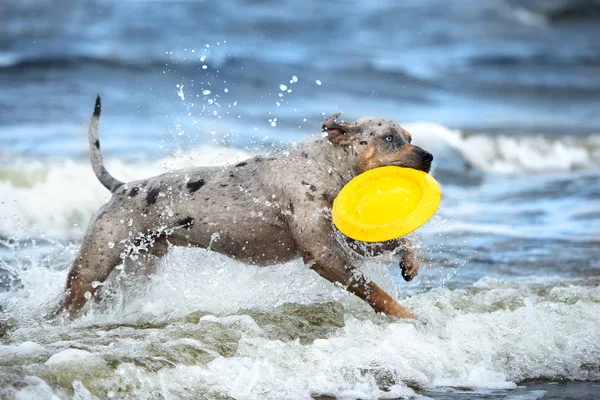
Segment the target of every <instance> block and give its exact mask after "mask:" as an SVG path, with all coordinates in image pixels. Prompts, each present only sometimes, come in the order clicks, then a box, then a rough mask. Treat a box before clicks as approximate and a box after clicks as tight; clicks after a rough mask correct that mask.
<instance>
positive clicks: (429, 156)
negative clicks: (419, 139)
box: [423, 151, 433, 162]
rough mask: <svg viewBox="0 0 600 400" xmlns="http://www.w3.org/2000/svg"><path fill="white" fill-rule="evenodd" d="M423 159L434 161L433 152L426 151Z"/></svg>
mask: <svg viewBox="0 0 600 400" xmlns="http://www.w3.org/2000/svg"><path fill="white" fill-rule="evenodd" d="M423 159H424V160H425V161H427V162H432V161H433V154H431V153H430V152H428V151H426V152H425V154H424V155H423Z"/></svg>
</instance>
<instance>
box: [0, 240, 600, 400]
mask: <svg viewBox="0 0 600 400" xmlns="http://www.w3.org/2000/svg"><path fill="white" fill-rule="evenodd" d="M71 255H72V256H74V253H71ZM20 278H21V281H22V282H23V288H22V289H21V290H20V291H18V292H16V293H12V294H11V296H10V297H9V298H8V300H6V299H4V304H5V310H4V314H3V315H4V318H5V319H4V320H3V321H0V324H1V325H2V326H3V327H4V329H5V331H6V333H5V334H6V335H7V337H8V338H9V339H10V344H6V345H2V346H0V355H1V357H0V360H1V361H0V371H3V369H2V368H6V369H10V371H12V373H11V374H6V375H4V377H3V378H0V379H3V380H2V381H1V382H2V383H3V384H2V385H1V386H2V387H3V389H2V390H3V392H0V393H2V395H10V394H12V395H14V393H15V392H17V393H18V392H19V391H20V390H25V389H29V390H34V389H36V390H40V391H41V390H45V391H46V393H55V394H57V395H58V396H59V397H61V398H62V397H66V393H68V392H70V391H72V390H73V389H75V391H76V392H77V391H86V392H87V391H89V392H91V393H93V394H94V395H95V396H100V397H110V396H107V394H108V393H109V392H110V391H115V390H116V389H115V388H120V389H119V390H121V391H122V392H125V393H128V394H130V395H131V396H135V397H144V396H149V395H150V393H155V392H156V391H157V390H158V391H163V393H168V394H169V396H168V397H172V398H180V397H186V395H188V396H189V394H190V393H194V392H197V393H204V394H207V393H208V394H209V397H216V396H217V395H221V396H230V397H234V398H239V399H255V398H265V399H269V398H289V399H296V398H297V399H308V398H310V396H311V395H329V396H336V397H341V398H344V397H351V398H385V397H392V398H396V397H402V398H406V397H410V396H414V395H415V390H417V391H418V390H423V389H429V390H443V389H444V388H459V389H461V390H465V389H467V390H471V391H478V390H498V389H502V390H506V389H515V388H516V387H517V384H518V383H519V382H521V381H524V380H527V379H548V380H557V379H581V380H597V379H600V375H599V372H598V371H599V369H598V363H599V362H600V343H599V342H598V340H597V335H598V332H600V325H599V320H598V318H597V315H598V313H599V312H600V289H599V287H598V282H597V280H593V279H592V280H590V279H554V278H547V279H540V278H535V279H533V280H527V279H522V280H519V281H511V280H492V279H485V280H482V281H480V282H478V283H476V284H475V285H474V286H473V287H472V288H470V289H467V290H451V289H447V288H439V289H436V290H432V291H429V292H427V293H423V294H418V295H414V296H411V297H409V298H405V297H401V299H400V301H401V302H402V303H403V304H405V305H407V306H409V307H412V308H413V309H414V310H415V311H416V312H417V314H418V315H419V320H418V321H398V320H393V319H390V318H388V317H385V316H382V315H376V314H374V313H373V312H372V311H371V310H370V309H369V308H368V306H366V305H365V304H364V303H363V302H361V301H360V300H358V299H357V298H355V297H354V296H352V295H350V294H348V293H347V292H345V291H344V290H342V289H341V288H337V287H335V286H333V285H331V284H329V283H327V282H326V281H324V280H323V279H321V278H320V277H318V276H317V275H316V274H315V273H314V272H312V271H310V270H309V269H307V268H306V267H305V266H304V265H302V263H301V262H300V261H297V262H292V263H286V264H282V265H278V266H275V267H269V268H260V267H255V266H247V265H242V264H240V263H238V262H236V261H234V260H231V259H228V258H226V257H223V256H220V255H218V254H215V253H211V252H208V251H205V250H201V249H185V248H178V249H175V251H174V252H171V253H170V254H169V255H168V256H167V257H166V258H165V259H164V260H163V262H162V263H161V266H160V267H159V271H158V273H157V274H156V275H154V276H152V277H150V278H149V279H146V280H145V282H143V283H137V284H136V283H135V282H129V283H128V285H130V286H129V287H128V288H127V289H126V290H122V291H119V292H118V293H117V294H116V295H115V296H114V297H113V298H111V299H110V301H106V302H100V303H99V304H96V305H94V306H92V308H91V309H90V310H89V312H88V314H86V315H84V316H83V317H81V318H80V319H78V320H75V321H68V320H60V321H56V322H57V323H54V322H52V321H46V320H45V319H44V317H42V316H43V315H48V314H50V313H51V311H52V309H53V308H54V307H56V304H58V301H59V299H60V297H61V296H62V291H63V284H64V279H65V278H66V271H65V270H60V271H55V270H50V269H48V268H43V267H42V266H40V265H36V264H35V262H34V265H33V266H31V267H30V268H28V269H25V270H22V271H21V277H20ZM373 278H374V280H375V281H377V282H378V283H380V284H381V285H382V286H383V287H395V286H394V283H393V280H392V279H391V277H390V274H389V273H388V272H387V269H386V268H385V265H380V270H379V271H378V273H377V274H376V276H373ZM119 282H121V284H123V283H122V282H124V281H119V278H118V277H115V278H114V279H113V281H112V282H111V283H109V284H117V285H118V284H119ZM392 293H394V292H392ZM0 299H1V297H0ZM21 365H27V366H28V367H27V370H26V375H27V376H28V377H29V378H30V379H29V381H27V382H25V384H23V378H24V377H25V376H24V375H22V373H21V372H19V371H21V369H19V368H16V367H19V366H21ZM83 365H85V368H83V367H82V366H83ZM23 373H25V372H23ZM0 375H2V374H0ZM32 377H37V379H32ZM18 382H21V383H20V384H17V383H18ZM48 382H52V383H53V386H49V385H48ZM74 382H75V384H76V385H75V386H77V387H74V386H73V383H74ZM77 382H80V383H81V386H80V385H79V384H78V383H77Z"/></svg>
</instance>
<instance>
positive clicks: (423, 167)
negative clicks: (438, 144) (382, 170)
mask: <svg viewBox="0 0 600 400" xmlns="http://www.w3.org/2000/svg"><path fill="white" fill-rule="evenodd" d="M379 166H380V167H384V166H395V167H402V168H412V169H416V170H419V171H423V172H427V173H429V171H430V170H431V161H423V162H422V163H419V164H418V165H415V164H414V163H406V162H403V161H397V162H393V163H390V164H385V165H379Z"/></svg>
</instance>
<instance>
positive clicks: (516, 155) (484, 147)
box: [404, 122, 600, 173]
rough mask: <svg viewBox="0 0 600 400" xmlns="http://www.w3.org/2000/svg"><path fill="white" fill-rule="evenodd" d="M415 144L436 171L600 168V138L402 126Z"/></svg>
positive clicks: (440, 126) (417, 125) (424, 123)
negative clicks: (429, 155) (434, 163)
mask: <svg viewBox="0 0 600 400" xmlns="http://www.w3.org/2000/svg"><path fill="white" fill-rule="evenodd" d="M404 127H405V128H406V129H407V130H408V131H409V132H411V133H412V135H413V136H414V138H415V139H414V143H415V144H417V145H419V146H421V147H423V148H426V149H427V150H429V151H430V152H431V153H433V154H434V156H435V157H436V159H437V160H438V161H437V166H438V168H441V169H449V170H459V171H460V170H461V169H465V168H468V167H469V166H470V167H472V168H476V169H479V170H480V171H484V172H499V173H516V172H538V173H541V172H557V171H573V170H582V169H591V168H596V167H598V166H600V135H590V136H587V137H565V136H560V137H550V136H542V135H537V136H507V135H499V136H498V137H496V136H492V135H489V134H465V133H464V132H462V131H460V130H453V129H449V128H447V127H445V126H442V125H439V124H435V123H431V122H418V123H412V124H404Z"/></svg>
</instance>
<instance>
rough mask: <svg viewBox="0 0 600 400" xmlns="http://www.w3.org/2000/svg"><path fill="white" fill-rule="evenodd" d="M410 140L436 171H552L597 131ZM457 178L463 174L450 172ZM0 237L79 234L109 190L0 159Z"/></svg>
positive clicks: (578, 165)
mask: <svg viewBox="0 0 600 400" xmlns="http://www.w3.org/2000/svg"><path fill="white" fill-rule="evenodd" d="M405 127H406V128H407V129H408V130H409V131H410V132H412V134H413V136H414V138H415V139H414V143H415V144H417V145H419V146H421V147H423V148H425V149H427V150H429V151H431V152H432V153H433V154H434V155H435V160H434V171H433V174H434V176H438V177H439V178H440V179H442V180H444V179H445V176H447V175H452V176H454V177H459V178H462V177H465V176H467V175H469V174H471V175H472V174H481V173H489V172H493V173H521V172H535V173H544V172H555V171H562V172H564V171H573V170H580V169H592V168H596V167H598V166H599V165H600V136H591V137H588V138H562V139H558V138H544V137H541V136H540V137H524V138H517V137H515V138H510V137H506V136H504V137H501V138H498V137H492V136H487V135H465V134H464V133H462V132H460V131H457V130H451V129H448V128H446V127H444V126H441V125H438V124H433V123H414V124H406V125H405ZM249 154H250V153H249V152H248V151H245V150H243V149H236V148H224V147H208V146H206V147H200V148H197V149H194V150H190V151H188V152H186V153H181V154H178V155H175V156H172V157H168V158H165V159H162V160H159V161H158V162H155V163H126V162H123V161H118V160H116V161H115V160H113V161H108V163H107V168H108V170H109V171H111V173H112V174H113V175H114V176H116V177H118V178H119V179H121V180H123V181H131V180H136V179H142V178H145V177H149V176H154V175H157V174H159V173H163V172H165V171H167V170H172V169H176V168H181V167H184V166H185V167H191V166H200V165H223V164H225V163H227V162H233V161H236V160H239V159H242V158H245V157H248V156H249ZM455 182H458V183H459V184H460V183H461V182H462V181H461V179H457V178H455ZM0 191H2V193H3V207H2V208H1V209H0V221H1V224H0V237H5V238H6V237H12V236H15V237H18V238H23V237H33V238H40V237H48V236H49V237H55V238H64V239H75V238H80V237H81V236H82V235H83V233H84V232H85V229H86V226H87V222H88V221H89V218H90V217H91V216H92V215H93V213H94V212H96V210H97V209H98V208H99V207H100V206H101V205H102V204H104V203H105V202H106V201H107V200H108V199H109V197H110V193H109V192H108V191H107V190H106V189H105V188H104V187H103V186H102V185H101V184H100V183H99V182H98V180H97V179H96V177H95V176H94V174H93V172H92V169H91V167H90V165H89V162H88V161H87V160H86V161H74V160H66V161H33V162H32V161H30V160H20V161H19V160H17V161H12V162H10V163H5V164H4V165H1V166H0Z"/></svg>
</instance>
